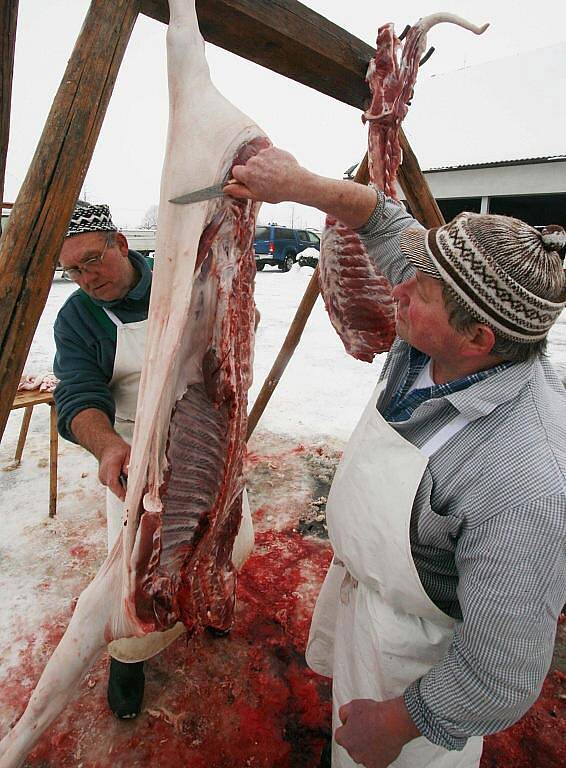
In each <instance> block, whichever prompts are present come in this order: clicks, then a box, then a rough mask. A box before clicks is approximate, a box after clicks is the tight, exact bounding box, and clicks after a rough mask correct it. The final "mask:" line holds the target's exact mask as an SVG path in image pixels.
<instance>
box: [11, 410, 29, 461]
mask: <svg viewBox="0 0 566 768" xmlns="http://www.w3.org/2000/svg"><path fill="white" fill-rule="evenodd" d="M32 415H33V405H27V406H26V408H25V410H24V416H23V418H22V425H21V427H20V435H19V437H18V444H17V446H16V453H15V455H14V462H15V463H16V464H18V465H19V464H21V461H22V454H23V452H24V446H25V444H26V439H27V436H28V430H29V423H30V421H31V417H32Z"/></svg>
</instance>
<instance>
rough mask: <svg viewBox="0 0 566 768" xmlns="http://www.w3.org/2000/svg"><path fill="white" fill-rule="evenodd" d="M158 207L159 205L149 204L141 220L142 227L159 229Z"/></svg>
mask: <svg viewBox="0 0 566 768" xmlns="http://www.w3.org/2000/svg"><path fill="white" fill-rule="evenodd" d="M157 209H158V206H157V205H150V206H149V208H148V209H147V211H146V212H145V213H144V216H143V219H142V221H141V224H140V228H141V229H157Z"/></svg>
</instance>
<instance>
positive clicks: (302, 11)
mask: <svg viewBox="0 0 566 768" xmlns="http://www.w3.org/2000/svg"><path fill="white" fill-rule="evenodd" d="M141 11H142V13H145V14H146V15H148V16H151V17H152V18H154V19H157V20H158V21H162V22H164V23H165V24H166V23H167V22H168V20H169V7H168V3H167V0H141ZM197 12H198V17H199V24H200V27H201V31H202V34H203V36H204V37H205V39H206V40H208V41H209V42H211V43H214V44H215V45H218V46H220V47H221V48H224V49H225V50H227V51H231V52H232V53H236V54H238V55H239V56H243V57H244V58H246V59H249V60H250V61H255V62H256V64H261V65H262V66H264V67H267V68H268V69H271V70H272V71H273V72H279V74H281V75H285V76H286V77H290V78H291V79H292V80H296V81H297V82H299V83H303V85H308V86H310V87H311V88H314V89H315V90H317V91H320V92H321V93H325V94H327V95H328V96H332V97H333V98H335V99H338V101H342V102H344V103H345V104H349V105H351V106H353V107H357V108H358V109H365V107H366V104H367V102H368V101H369V91H368V87H367V84H366V82H365V76H366V70H367V66H368V63H369V61H370V59H371V58H372V56H373V55H374V53H375V51H374V49H373V48H372V47H371V46H370V45H368V44H367V43H364V42H363V41H362V40H359V39H358V38H357V37H355V36H354V35H352V34H350V32H347V31H346V30H344V29H342V28H341V27H339V26H337V25H336V24H334V23H333V22H331V21H329V20H328V19H326V18H325V17H324V16H321V15H320V14H319V13H316V12H315V11H313V10H312V9H311V8H307V6H306V5H303V3H299V2H297V0H197ZM382 21H386V19H382ZM375 32H376V35H377V29H376V30H375ZM400 143H401V149H402V150H403V163H402V165H401V169H400V171H399V183H400V185H401V188H402V189H403V192H404V193H405V195H406V198H407V201H408V203H409V205H410V206H411V210H412V212H413V215H414V216H415V218H416V219H418V220H419V221H420V222H421V223H422V224H424V225H425V226H428V227H435V226H438V225H439V224H441V223H443V221H442V215H441V214H440V210H439V208H438V206H437V204H436V202H435V200H434V198H433V196H432V194H431V192H430V190H429V188H428V184H427V182H426V181H425V178H424V176H423V174H422V172H421V169H420V167H419V164H418V162H417V159H416V157H415V155H414V153H413V151H412V149H411V147H410V145H409V142H408V141H407V137H406V136H405V134H404V133H403V131H401V134H400Z"/></svg>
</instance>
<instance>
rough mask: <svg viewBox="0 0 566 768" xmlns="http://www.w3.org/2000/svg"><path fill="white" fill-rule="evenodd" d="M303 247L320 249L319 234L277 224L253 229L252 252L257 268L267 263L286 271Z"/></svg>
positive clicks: (261, 267) (260, 268)
mask: <svg viewBox="0 0 566 768" xmlns="http://www.w3.org/2000/svg"><path fill="white" fill-rule="evenodd" d="M305 248H316V249H317V250H318V251H319V250H320V236H319V235H317V234H316V232H313V231H311V230H308V229H291V228H290V227H280V226H279V225H278V224H267V225H261V224H260V225H258V226H257V227H256V230H255V240H254V252H255V263H256V267H257V268H258V270H259V271H260V272H261V270H262V269H263V268H264V267H265V265H266V264H269V265H271V266H273V267H279V269H280V270H281V271H282V272H288V271H289V270H290V269H291V267H292V266H293V264H294V263H295V261H296V260H297V256H298V255H299V254H300V253H301V252H302V251H304V250H305Z"/></svg>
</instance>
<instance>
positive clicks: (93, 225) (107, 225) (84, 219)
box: [66, 200, 118, 237]
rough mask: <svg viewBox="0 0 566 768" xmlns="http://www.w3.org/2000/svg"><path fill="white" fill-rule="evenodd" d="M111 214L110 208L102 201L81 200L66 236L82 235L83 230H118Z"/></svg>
mask: <svg viewBox="0 0 566 768" xmlns="http://www.w3.org/2000/svg"><path fill="white" fill-rule="evenodd" d="M117 230H118V227H116V226H115V224H114V222H113V221H112V217H111V215H110V208H109V207H108V206H107V205H105V204H104V203H102V204H101V205H92V204H91V203H84V202H83V201H82V200H79V202H78V203H77V205H76V206H75V210H74V211H73V215H72V216H71V221H70V222H69V228H68V230H67V235H66V237H72V236H73V235H81V234H82V233H83V232H116V231H117Z"/></svg>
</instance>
